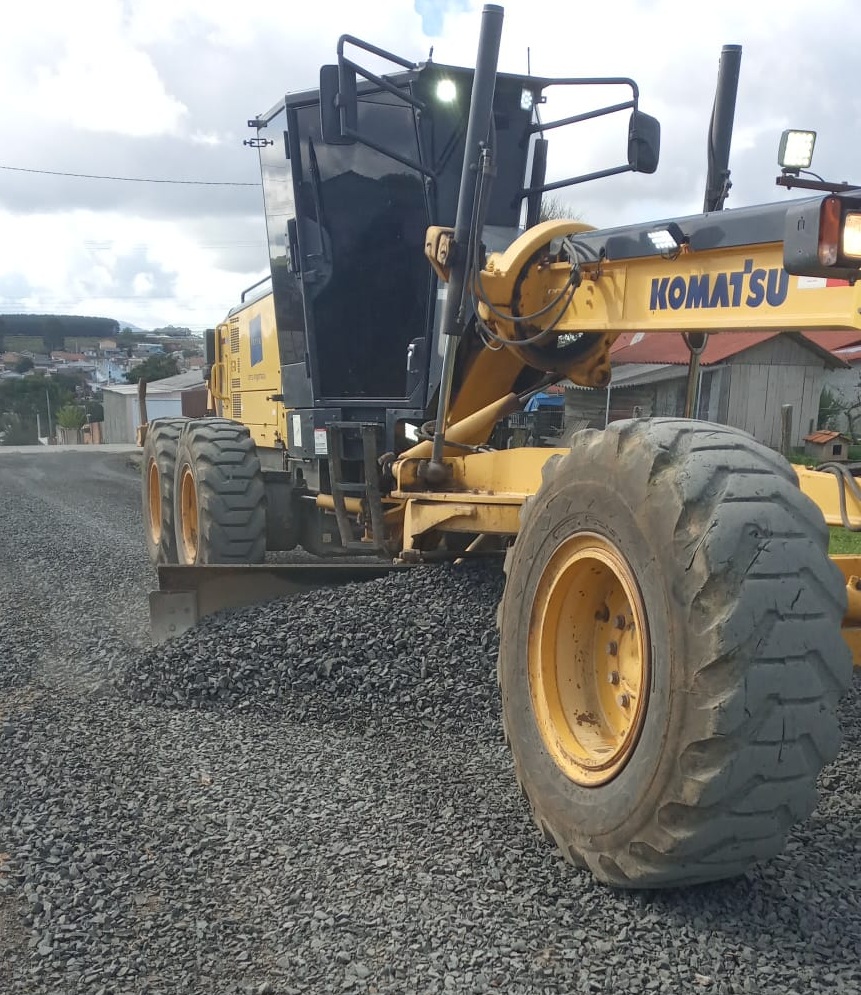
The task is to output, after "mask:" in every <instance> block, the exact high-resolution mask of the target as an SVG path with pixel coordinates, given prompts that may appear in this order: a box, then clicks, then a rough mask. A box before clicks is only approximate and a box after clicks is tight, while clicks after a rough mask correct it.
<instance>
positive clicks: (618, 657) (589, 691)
mask: <svg viewBox="0 0 861 995" xmlns="http://www.w3.org/2000/svg"><path fill="white" fill-rule="evenodd" d="M528 653H529V660H528V667H529V689H530V695H531V698H532V706H533V709H534V713H535V718H536V721H537V723H538V729H539V731H540V733H541V737H542V739H543V740H544V744H545V746H546V747H547V750H548V752H549V753H550V755H551V756H552V757H553V759H554V760H555V762H556V764H557V765H558V766H559V768H560V769H561V770H562V772H563V773H564V774H565V775H566V776H567V777H569V778H570V779H571V780H572V781H574V782H576V783H577V784H582V785H585V786H587V787H595V786H597V785H599V784H606V782H607V781H610V780H612V779H613V778H614V777H616V775H617V774H618V773H619V772H620V771H621V770H622V768H623V767H624V766H625V764H626V763H627V762H628V760H629V759H630V756H631V753H632V752H633V749H634V747H635V746H636V743H637V739H638V737H639V735H640V730H641V729H642V726H643V720H644V718H645V715H646V707H647V704H648V696H649V680H650V672H651V661H650V655H649V636H648V631H647V629H646V612H645V607H644V605H643V598H642V595H641V593H640V589H639V587H638V585H637V581H636V579H635V577H634V575H633V573H632V571H631V568H630V567H629V565H628V563H627V561H626V560H625V558H624V556H623V555H622V554H621V552H620V551H619V549H618V548H617V547H616V546H615V545H614V544H613V543H612V542H610V540H608V539H606V538H604V537H603V536H599V535H596V534H594V533H591V532H578V533H575V534H574V535H573V536H571V537H570V538H568V539H567V540H565V542H563V543H562V545H561V546H560V547H559V548H558V549H557V550H556V552H555V553H554V554H553V556H552V557H551V558H550V562H549V563H548V564H547V567H546V569H545V571H544V574H543V575H542V577H541V581H540V582H539V585H538V590H537V591H536V594H535V600H534V602H533V607H532V615H531V618H530V625H529V649H528Z"/></svg>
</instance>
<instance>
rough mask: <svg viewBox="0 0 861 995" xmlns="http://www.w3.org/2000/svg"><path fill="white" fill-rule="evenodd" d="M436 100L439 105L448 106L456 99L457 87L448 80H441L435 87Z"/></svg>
mask: <svg viewBox="0 0 861 995" xmlns="http://www.w3.org/2000/svg"><path fill="white" fill-rule="evenodd" d="M436 99H437V100H438V101H439V102H440V103H441V104H450V103H452V102H453V101H455V100H456V99H457V87H456V86H455V85H454V81H453V80H450V79H441V80H440V81H439V82H438V83H437V85H436Z"/></svg>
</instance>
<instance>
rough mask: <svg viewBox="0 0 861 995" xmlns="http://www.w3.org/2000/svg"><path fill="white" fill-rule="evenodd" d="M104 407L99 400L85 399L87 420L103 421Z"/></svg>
mask: <svg viewBox="0 0 861 995" xmlns="http://www.w3.org/2000/svg"><path fill="white" fill-rule="evenodd" d="M104 420H105V409H104V408H103V407H102V403H101V401H87V421H104Z"/></svg>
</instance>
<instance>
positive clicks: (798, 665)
mask: <svg viewBox="0 0 861 995" xmlns="http://www.w3.org/2000/svg"><path fill="white" fill-rule="evenodd" d="M501 24H502V10H501V8H498V7H495V6H487V7H485V8H484V12H483V14H482V28H481V34H480V39H479V46H478V57H477V61H476V66H475V69H474V70H466V69H462V68H456V67H451V66H444V65H440V64H436V63H434V62H432V61H428V62H425V63H422V64H414V63H412V62H410V61H408V60H405V59H401V58H399V57H397V56H395V55H393V54H391V53H388V52H385V51H383V50H381V49H379V48H377V47H375V46H373V45H370V44H367V43H365V42H362V41H360V40H358V39H356V38H353V37H351V36H344V37H343V38H342V39H341V41H340V42H339V46H338V59H337V62H336V63H335V64H333V65H327V66H324V67H323V68H322V70H321V74H320V85H319V88H318V89H316V90H313V91H309V92H303V93H298V94H291V95H289V96H287V97H285V98H284V99H283V100H281V101H279V102H278V103H277V104H276V105H275V107H273V108H272V109H271V110H270V111H269V112H268V113H266V114H263V115H261V116H259V117H257V118H255V119H253V120H252V121H251V122H249V123H250V125H251V127H252V128H253V129H254V132H255V137H254V138H253V139H251V140H250V143H251V144H253V145H254V146H256V147H257V148H258V149H259V155H260V163H261V171H262V184H263V194H264V201H265V213H266V224H267V231H268V241H269V251H270V257H271V279H270V280H269V281H268V284H267V286H265V287H260V288H256V289H255V288H251V291H249V292H247V293H246V294H244V295H243V299H242V301H241V302H240V304H239V305H238V306H237V307H235V308H234V309H233V310H232V311H231V312H230V314H229V315H228V317H227V318H226V319H225V321H224V322H223V323H222V324H220V325H219V326H218V327H217V328H216V329H215V330H214V332H212V333H211V334H210V335H209V336H208V339H207V356H208V363H209V368H208V374H207V381H208V385H209V392H210V405H211V411H212V414H211V416H210V417H207V418H204V419H200V420H188V421H184V420H160V421H156V422H154V423H153V424H152V425H151V426H149V430H148V434H147V438H146V443H145V452H144V462H143V501H144V516H145V524H146V534H147V541H148V543H149V547H150V552H151V555H152V558H153V560H154V562H156V563H157V564H159V565H160V574H161V577H162V580H163V583H162V588H163V591H162V592H161V595H156V596H155V597H156V598H158V597H164V598H166V599H167V601H166V602H165V603H161V602H159V604H160V605H161V610H169V611H175V612H180V613H181V609H177V608H176V602H175V599H176V598H177V597H179V596H181V597H184V598H188V597H199V596H200V590H198V589H202V588H203V587H204V586H205V585H206V584H210V589H209V590H210V594H211V591H212V587H211V584H212V583H213V582H212V578H213V577H215V578H217V580H216V581H215V583H216V586H218V585H221V588H222V594H223V591H224V590H227V589H232V590H233V594H228V595H226V596H223V597H222V598H221V600H220V601H218V599H217V598H216V599H215V600H216V601H217V602H218V604H226V603H231V602H237V601H239V600H241V597H245V598H246V599H248V598H252V597H259V596H262V594H263V587H261V586H260V582H259V581H260V577H261V576H263V575H266V576H270V575H272V574H273V573H277V572H278V571H279V570H282V569H283V570H286V571H288V572H289V570H291V569H293V568H291V567H289V566H287V567H285V566H283V565H279V564H273V563H271V562H265V561H266V553H267V551H283V550H289V549H293V548H295V547H301V548H302V549H304V550H306V551H307V552H309V553H311V554H314V555H315V556H316V557H318V558H319V559H318V560H317V562H316V563H313V564H304V565H300V566H301V568H302V569H308V570H310V571H312V574H313V571H315V570H317V571H321V572H319V573H318V574H316V575H314V577H315V578H316V579H312V580H311V581H307V577H306V581H307V582H309V583H315V582H319V583H328V582H334V581H335V580H336V579H337V577H336V575H337V572H338V568H339V566H340V567H343V568H344V569H347V570H354V569H357V570H360V572H361V565H362V564H363V563H365V564H367V565H368V569H370V570H374V569H375V570H377V571H379V570H380V569H388V568H389V567H392V568H394V567H398V568H401V569H421V565H422V564H425V563H430V562H437V561H440V560H447V559H458V558H462V557H469V556H475V555H479V554H482V553H484V554H486V555H496V556H498V557H500V558H504V568H505V573H506V584H505V593H504V596H503V598H502V603H501V605H500V606H499V616H498V621H499V629H500V651H499V661H498V678H499V685H500V689H501V696H502V706H503V722H504V730H505V737H506V740H507V741H508V743H509V745H510V748H511V752H512V754H513V758H514V768H515V772H516V776H517V780H518V782H519V784H520V786H521V788H522V790H523V793H524V794H525V796H526V798H527V800H528V802H529V805H530V806H531V809H532V813H533V816H534V819H535V822H536V823H537V825H538V827H539V828H540V829H541V830H542V831H543V833H544V834H545V836H546V837H547V839H548V840H549V841H551V842H552V843H553V844H555V845H556V846H557V847H558V848H559V850H560V851H561V852H562V854H563V855H564V856H565V857H566V858H567V859H569V860H571V861H573V862H574V863H576V864H578V865H581V866H584V867H588V868H589V869H591V871H592V872H593V873H594V874H595V875H596V876H597V877H598V878H599V879H601V880H602V881H604V882H608V883H609V884H611V885H615V886H621V887H667V886H677V885H686V884H691V883H696V882H703V881H710V880H715V879H720V878H725V877H728V876H731V875H736V874H739V873H741V872H743V871H744V870H745V869H746V868H748V867H749V866H750V865H751V864H753V863H754V862H756V861H759V860H761V859H763V858H767V857H769V856H771V855H773V854H775V853H777V852H779V851H780V849H781V848H782V846H783V844H784V839H785V836H786V833H787V831H788V830H789V828H790V827H791V826H792V825H793V824H794V823H795V822H797V821H798V820H801V819H804V818H805V817H806V816H807V815H808V814H809V813H810V812H811V810H812V808H813V806H814V804H815V800H816V779H817V776H818V774H819V772H820V770H821V768H822V767H823V766H824V765H825V764H826V763H827V762H828V761H829V760H831V759H832V758H833V757H834V756H835V754H836V751H837V749H838V743H839V730H838V724H837V719H836V716H835V708H836V705H837V702H838V700H839V698H840V696H841V694H842V693H843V692H844V690H845V689H846V687H847V686H848V683H849V681H850V677H851V668H852V658H853V653H854V656H855V659H856V660H858V659H859V658H861V636H859V633H861V593H859V590H858V589H859V581H858V580H857V577H858V575H859V574H861V562H859V561H857V560H856V559H855V558H854V557H835V558H833V559H829V556H828V553H827V547H828V539H829V530H828V527H827V526H828V525H838V524H843V525H848V526H849V527H857V526H858V524H859V523H861V500H859V491H858V488H857V486H856V485H855V481H854V477H852V475H851V473H849V472H847V471H839V472H835V473H832V472H821V471H813V470H801V469H797V468H796V469H793V468H792V467H791V466H790V465H789V464H788V463H787V462H786V461H785V460H784V459H783V458H782V457H781V456H780V455H778V454H777V453H776V452H774V451H772V450H771V449H769V448H767V447H766V446H764V445H761V444H759V443H758V442H756V441H755V440H754V439H753V438H751V437H750V436H748V435H746V434H743V433H740V432H738V431H736V430H734V429H732V428H729V427H726V426H724V425H718V424H709V423H704V422H700V421H696V420H691V419H685V418H652V419H648V418H645V419H644V418H638V419H633V420H626V421H620V422H613V423H611V424H609V425H607V426H606V428H605V429H604V430H586V431H579V432H576V433H574V434H572V435H571V437H570V438H568V439H567V440H566V444H565V445H564V446H562V447H561V448H555V449H547V448H538V447H528V448H515V449H504V450H494V449H493V448H492V447H491V446H490V445H489V440H490V439H491V436H492V433H493V431H494V428H495V426H496V425H497V423H498V422H499V421H500V420H501V419H503V418H505V417H506V416H507V415H508V414H510V413H512V412H516V411H519V410H521V409H522V408H523V407H524V406H525V405H526V404H527V403H528V401H529V399H530V398H531V397H533V396H534V395H536V394H537V393H538V392H540V391H542V390H543V389H544V388H546V387H547V386H548V385H549V384H553V383H557V382H559V381H561V380H563V379H564V380H566V381H569V382H570V383H573V384H575V385H579V386H582V387H585V388H603V387H606V385H607V384H608V383H609V381H610V378H611V347H612V345H613V343H614V341H615V340H616V339H617V337H618V336H619V335H620V334H622V333H623V332H635V331H648V332H650V333H651V332H656V333H666V334H675V335H683V336H685V340H686V342H688V344H689V346H690V347H691V349H692V352H693V353H694V354H696V352H697V349H698V347H699V346H701V343H702V337H703V336H704V335H705V334H711V333H717V332H720V333H730V332H732V331H733V330H738V329H772V330H778V331H781V332H793V331H799V330H804V331H805V332H815V331H817V330H824V329H858V328H861V291H859V289H858V284H857V283H856V278H857V276H858V273H859V267H861V196H859V195H857V194H856V193H853V191H852V190H851V188H848V187H845V185H840V184H834V185H828V184H824V185H823V186H821V187H817V186H816V184H813V183H811V184H810V185H811V186H812V187H813V190H814V192H812V193H811V194H810V195H809V196H805V197H804V198H803V199H797V200H791V199H787V200H783V201H781V202H775V203H773V204H769V205H765V206H760V207H748V208H742V209H737V210H722V207H723V199H724V197H725V195H726V192H727V189H728V171H727V169H726V157H727V156H728V152H729V139H728V132H727V119H728V120H729V128H730V129H731V108H730V110H729V115H728V113H727V108H726V107H724V109H723V111H720V112H719V113H718V111H719V108H718V104H717V102H716V107H715V112H716V114H717V117H718V118H719V119H720V120H722V121H723V124H720V121H717V122H716V120H715V119H714V118H713V128H715V127H717V132H714V131H713V135H714V134H715V133H717V134H718V137H719V138H720V140H719V141H716V142H712V143H711V145H712V159H711V161H710V179H709V184H710V190H711V191H712V192H711V193H710V194H707V200H706V209H705V210H704V212H703V213H702V214H700V215H695V216H690V217H680V218H673V219H662V220H659V221H657V222H650V223H647V224H646V223H643V224H633V225H627V226H624V227H617V228H613V229H609V230H596V229H592V228H590V227H589V226H588V225H587V224H585V223H581V222H578V221H571V220H554V221H543V222H542V221H541V220H540V210H541V202H542V197H544V195H546V194H547V192H548V191H552V190H555V189H559V188H561V187H563V186H565V185H570V184H574V183H581V182H584V181H592V180H599V179H600V178H601V177H602V176H607V175H611V174H615V173H621V172H627V171H633V172H639V173H646V174H648V173H652V172H654V170H655V169H656V168H657V164H658V146H659V126H658V123H657V121H655V119H653V118H651V117H649V116H648V115H646V114H645V113H643V112H642V111H641V110H640V107H639V93H638V89H637V86H636V84H635V83H634V81H633V80H630V79H627V78H609V79H606V80H595V79H580V78H564V79H555V78H554V79H550V78H540V77H537V76H532V75H513V74H503V73H498V72H497V71H496V63H497V54H498V47H499V38H500V33H501ZM356 52H360V53H364V55H365V57H367V56H373V57H374V58H376V59H383V60H387V61H388V63H390V64H392V65H393V66H394V71H393V72H388V73H385V74H381V73H379V72H376V71H371V70H370V69H368V68H366V67H364V66H363V65H361V64H360V63H359V62H358V61H357V58H358V56H357V55H356V54H355V53H356ZM599 85H601V86H605V87H608V88H610V92H611V93H614V94H616V95H617V96H618V95H619V94H621V96H618V99H611V102H610V103H608V104H606V105H602V106H600V107H597V108H595V109H594V110H590V111H587V112H584V113H581V114H576V115H571V116H569V117H567V118H564V119H561V120H554V121H544V122H542V121H541V120H540V119H539V116H538V110H539V107H540V105H541V104H542V102H543V100H544V97H545V94H546V93H547V92H548V91H550V90H551V88H560V87H561V88H577V87H583V86H588V87H592V88H594V87H596V86H599ZM720 92H721V91H720V88H719V94H720ZM729 102H730V103H733V102H734V93H733V94H732V99H731V100H730V101H729ZM725 103H726V101H725ZM619 113H621V114H623V115H624V116H625V119H626V123H627V135H628V140H627V149H626V155H625V157H624V159H623V160H622V162H621V164H619V165H611V166H609V167H608V168H606V169H602V170H600V171H596V172H593V173H590V174H587V175H577V176H572V177H569V178H566V179H562V180H554V181H553V182H549V181H548V179H547V167H546V162H547V146H548V139H547V138H546V137H545V136H546V135H547V134H549V133H551V132H553V131H554V130H555V129H556V128H559V127H562V126H568V127H576V126H577V125H578V124H580V123H582V122H583V121H586V120H594V119H596V118H603V117H609V116H611V115H613V114H619ZM721 135H722V136H723V137H722V138H721V137H720V136H721ZM720 147H722V148H723V150H724V151H723V153H722V155H723V160H722V161H721V153H720ZM799 183H801V184H802V185H803V184H804V183H805V181H804V180H799ZM272 559H273V558H272V557H269V561H271V560H272ZM297 569H299V568H297ZM326 571H328V573H326ZM350 576H353V574H352V573H351V574H350ZM165 579H167V580H165ZM264 586H265V585H264ZM237 587H239V588H240V589H241V591H240V597H237V596H236V591H235V589H236V588H237ZM171 606H173V607H171ZM186 607H187V605H186ZM381 624H385V623H384V620H381ZM431 638H432V637H431ZM416 650H417V652H421V647H420V646H417V647H416Z"/></svg>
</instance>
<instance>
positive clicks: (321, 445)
mask: <svg viewBox="0 0 861 995" xmlns="http://www.w3.org/2000/svg"><path fill="white" fill-rule="evenodd" d="M314 455H315V456H328V455H329V442H328V439H327V437H326V429H325V428H315V429H314Z"/></svg>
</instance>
